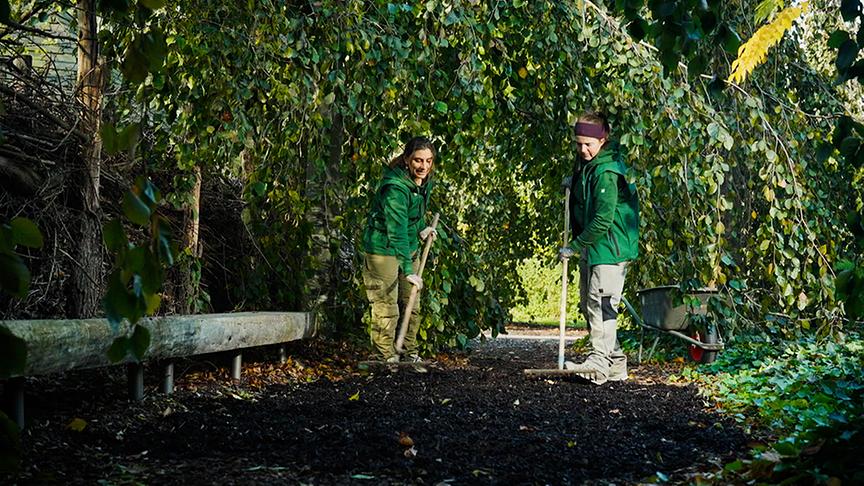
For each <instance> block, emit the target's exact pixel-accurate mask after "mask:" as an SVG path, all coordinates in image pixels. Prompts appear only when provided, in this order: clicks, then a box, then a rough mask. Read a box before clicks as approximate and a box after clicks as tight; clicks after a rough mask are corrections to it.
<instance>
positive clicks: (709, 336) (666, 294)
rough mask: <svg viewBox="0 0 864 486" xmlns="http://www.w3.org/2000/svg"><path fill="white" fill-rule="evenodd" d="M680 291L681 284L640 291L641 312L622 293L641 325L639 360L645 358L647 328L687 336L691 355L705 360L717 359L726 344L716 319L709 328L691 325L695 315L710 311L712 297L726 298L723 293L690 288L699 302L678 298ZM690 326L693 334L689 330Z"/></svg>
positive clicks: (629, 308) (623, 300)
mask: <svg viewBox="0 0 864 486" xmlns="http://www.w3.org/2000/svg"><path fill="white" fill-rule="evenodd" d="M678 291H679V288H678V286H675V285H665V286H661V287H652V288H648V289H642V290H639V291H637V292H636V298H637V299H638V300H639V306H640V308H641V309H642V315H641V316H640V315H639V313H638V312H636V309H634V308H633V305H632V304H630V302H629V301H628V300H627V299H626V298H625V297H623V296H622V297H621V302H623V303H624V306H625V307H626V308H627V311H628V312H629V313H630V315H631V316H632V317H633V319H634V320H635V321H636V322H637V323H638V324H639V326H640V335H639V357H638V361H639V362H641V361H642V340H643V333H644V330H645V329H649V330H652V331H660V332H664V333H667V334H671V335H673V336H675V337H678V338H680V339H683V340H684V341H686V342H687V343H689V344H690V357H691V358H692V359H693V360H694V361H697V362H701V363H710V362H712V361H714V359H715V358H716V357H717V352H718V351H722V350H723V348H724V347H725V346H724V344H723V340H722V339H721V338H720V333H719V332H718V330H717V325H716V324H715V323H708V325H707V326H706V327H705V329H696V327H695V326H691V322H690V321H691V319H690V316H691V315H706V314H707V313H708V299H710V298H711V297H718V298H723V296H722V294H721V293H720V292H719V291H718V290H716V289H698V290H695V291H691V292H687V293H686V296H687V297H688V299H687V300H691V299H692V298H696V299H698V302H699V304H698V306H695V305H688V304H685V303H676V302H674V296H675V294H676V293H677V292H678ZM691 303H692V301H691ZM688 330H689V331H690V332H689V334H690V335H687V334H685V332H686V331H688ZM658 340H659V336H658V337H657V338H655V339H654V344H653V345H652V346H651V351H650V353H649V355H648V358H649V359H650V357H651V355H653V354H654V348H655V347H656V346H657V341H658Z"/></svg>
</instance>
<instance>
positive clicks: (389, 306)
mask: <svg viewBox="0 0 864 486" xmlns="http://www.w3.org/2000/svg"><path fill="white" fill-rule="evenodd" d="M417 264H418V262H417V261H416V259H415V262H414V265H415V266H416V265H417ZM363 284H364V285H365V286H366V298H367V299H369V303H370V304H372V326H371V328H370V329H369V337H370V338H371V340H372V348H373V350H374V351H375V353H376V354H377V355H378V357H379V358H380V359H382V360H387V359H389V358H392V357H394V356H396V349H395V348H394V342H395V340H396V330H397V329H398V327H399V321H400V319H399V316H400V314H401V313H402V312H404V309H405V307H406V305H407V304H408V299H409V298H410V297H411V287H412V285H411V283H410V282H408V280H406V279H405V274H404V273H402V272H401V271H400V270H399V260H398V259H397V258H396V257H395V256H392V255H373V254H369V253H367V254H366V255H365V256H364V263H363ZM419 329H420V298H419V295H418V298H417V301H416V303H415V304H414V309H413V310H412V311H411V318H410V319H409V320H408V332H407V334H405V341H404V342H403V351H404V353H405V354H406V355H409V356H411V355H416V354H417V331H418V330H419Z"/></svg>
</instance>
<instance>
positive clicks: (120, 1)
mask: <svg viewBox="0 0 864 486" xmlns="http://www.w3.org/2000/svg"><path fill="white" fill-rule="evenodd" d="M98 5H99V8H100V12H102V13H103V14H107V13H110V12H111V11H114V12H128V11H129V7H130V6H131V4H130V2H129V0H102V1H101V2H98Z"/></svg>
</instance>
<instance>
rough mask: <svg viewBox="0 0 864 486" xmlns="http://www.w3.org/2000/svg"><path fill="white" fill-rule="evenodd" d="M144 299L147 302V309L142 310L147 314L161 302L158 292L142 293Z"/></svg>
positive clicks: (151, 312) (153, 311)
mask: <svg viewBox="0 0 864 486" xmlns="http://www.w3.org/2000/svg"><path fill="white" fill-rule="evenodd" d="M144 300H145V302H146V304H147V309H146V310H145V311H144V313H145V314H147V315H148V316H152V315H153V314H154V313H155V312H156V311H157V310H159V305H160V304H161V303H162V296H161V295H159V294H144Z"/></svg>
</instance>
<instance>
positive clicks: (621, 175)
mask: <svg viewBox="0 0 864 486" xmlns="http://www.w3.org/2000/svg"><path fill="white" fill-rule="evenodd" d="M575 132H576V148H577V154H578V156H579V158H578V160H577V161H576V164H575V165H574V167H573V176H572V177H571V179H570V180H571V184H570V186H571V190H570V221H571V226H572V228H573V239H572V241H571V242H570V244H569V245H567V246H565V247H564V248H561V250H560V251H559V256H560V257H561V258H562V259H563V258H570V257H571V256H573V255H574V254H576V253H579V255H580V259H579V294H580V303H579V307H580V310H581V311H582V314H583V315H584V316H585V320H586V322H587V323H588V328H589V332H590V340H591V353H590V354H589V355H588V358H587V359H586V360H585V362H584V363H580V364H576V363H573V362H570V361H567V362H566V363H565V368H566V369H570V370H574V371H576V372H577V374H578V375H579V376H582V377H583V378H586V379H588V380H590V381H592V382H593V383H596V384H598V385H599V384H602V383H605V382H606V381H620V380H626V379H627V357H626V356H625V355H624V353H623V352H622V351H621V347H620V345H619V344H618V338H617V336H616V328H617V323H616V319H617V317H618V304H619V302H621V292H622V291H623V288H624V277H625V276H626V274H627V266H628V264H629V263H630V262H631V261H632V260H634V259H635V258H636V257H637V255H638V254H639V198H638V196H637V194H636V186H635V185H633V184H629V183H628V182H627V179H626V177H627V166H626V165H625V164H624V159H625V156H624V154H623V153H622V148H621V146H620V145H618V143H617V142H614V141H611V140H609V135H610V127H609V122H608V121H607V120H606V118H605V117H604V116H603V115H600V114H597V113H585V114H583V115H582V116H581V117H579V120H578V122H577V123H576V130H575Z"/></svg>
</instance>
